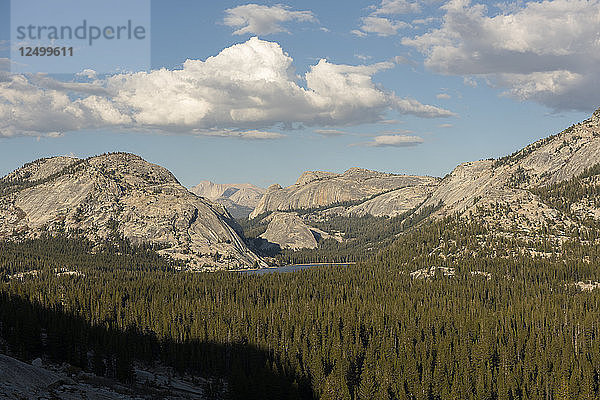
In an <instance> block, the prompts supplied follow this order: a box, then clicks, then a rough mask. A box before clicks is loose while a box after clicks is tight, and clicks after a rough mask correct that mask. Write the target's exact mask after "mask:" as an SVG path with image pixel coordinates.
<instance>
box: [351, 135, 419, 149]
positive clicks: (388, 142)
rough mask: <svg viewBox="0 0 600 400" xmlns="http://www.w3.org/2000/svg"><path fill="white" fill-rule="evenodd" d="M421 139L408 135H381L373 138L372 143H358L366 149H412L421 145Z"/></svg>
mask: <svg viewBox="0 0 600 400" xmlns="http://www.w3.org/2000/svg"><path fill="white" fill-rule="evenodd" d="M423 142H424V140H423V138H421V137H419V136H409V135H381V136H375V137H374V138H373V140H372V141H370V142H365V143H358V145H363V146H368V147H413V146H417V145H419V144H421V143H423Z"/></svg>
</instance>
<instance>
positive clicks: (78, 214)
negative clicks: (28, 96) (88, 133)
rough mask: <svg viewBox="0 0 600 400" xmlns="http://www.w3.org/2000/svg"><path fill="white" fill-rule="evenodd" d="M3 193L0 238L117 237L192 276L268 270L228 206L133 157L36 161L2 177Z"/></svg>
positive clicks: (0, 195) (0, 213) (107, 156)
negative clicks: (153, 249)
mask: <svg viewBox="0 0 600 400" xmlns="http://www.w3.org/2000/svg"><path fill="white" fill-rule="evenodd" d="M0 188H1V189H2V190H1V191H0V239H2V238H4V239H8V238H18V237H34V236H38V235H39V234H40V233H41V232H43V231H45V230H49V231H51V232H52V231H68V230H71V231H79V232H81V234H82V235H84V236H85V237H87V238H88V239H90V240H92V241H102V240H105V239H107V238H109V237H110V236H111V235H113V234H114V233H118V234H121V235H123V236H124V237H126V238H128V239H129V240H131V241H132V242H133V243H152V244H155V245H160V246H161V247H162V249H161V250H160V251H159V252H160V253H161V254H164V255H168V256H170V257H172V258H174V259H177V260H182V261H185V262H186V263H187V265H188V266H189V267H190V268H192V269H207V268H213V269H214V268H244V267H251V266H254V265H255V264H261V263H262V260H261V259H260V258H259V257H258V256H256V255H255V254H254V253H252V252H251V251H250V250H249V249H248V248H247V247H246V245H245V244H244V242H243V241H242V240H241V238H240V237H239V236H238V234H237V233H236V231H235V228H236V224H235V221H233V220H232V218H231V216H230V215H229V213H228V212H227V211H226V210H225V208H224V207H222V206H221V205H218V204H215V203H212V202H210V201H209V200H206V199H202V198H200V197H198V196H196V195H194V194H192V193H190V192H189V191H187V190H186V189H185V188H184V187H183V186H181V184H179V182H178V181H177V179H176V178H175V177H174V176H173V175H172V174H171V173H170V172H169V171H168V170H166V169H165V168H162V167H160V166H158V165H154V164H151V163H148V162H146V161H144V160H143V159H142V158H140V157H138V156H135V155H132V154H125V153H113V154H106V155H101V156H96V157H91V158H88V159H85V160H79V159H74V158H65V157H57V158H50V159H42V160H38V161H36V162H33V163H30V164H27V165H25V166H24V167H23V168H20V169H18V170H16V171H15V172H13V173H11V174H9V175H8V176H6V177H4V178H2V180H0Z"/></svg>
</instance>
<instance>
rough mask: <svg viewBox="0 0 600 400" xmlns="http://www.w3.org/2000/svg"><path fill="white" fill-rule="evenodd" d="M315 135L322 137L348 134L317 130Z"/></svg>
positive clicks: (330, 130) (334, 130)
mask: <svg viewBox="0 0 600 400" xmlns="http://www.w3.org/2000/svg"><path fill="white" fill-rule="evenodd" d="M315 133H317V134H319V135H322V136H341V135H345V134H346V132H344V131H340V130H338V129H315Z"/></svg>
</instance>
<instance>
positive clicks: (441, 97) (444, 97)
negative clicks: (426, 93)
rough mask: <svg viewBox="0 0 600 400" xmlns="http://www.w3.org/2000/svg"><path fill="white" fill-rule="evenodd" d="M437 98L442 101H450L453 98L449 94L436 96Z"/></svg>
mask: <svg viewBox="0 0 600 400" xmlns="http://www.w3.org/2000/svg"><path fill="white" fill-rule="evenodd" d="M435 97H437V98H438V99H440V100H448V99H451V98H452V96H450V95H449V94H448V93H438V94H436V95H435Z"/></svg>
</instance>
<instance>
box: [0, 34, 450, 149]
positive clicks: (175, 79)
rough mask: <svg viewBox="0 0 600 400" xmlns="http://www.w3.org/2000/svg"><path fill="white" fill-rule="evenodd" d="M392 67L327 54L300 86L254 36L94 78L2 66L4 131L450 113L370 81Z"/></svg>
mask: <svg viewBox="0 0 600 400" xmlns="http://www.w3.org/2000/svg"><path fill="white" fill-rule="evenodd" d="M393 66H394V63H392V62H384V63H377V64H372V65H361V66H351V65H339V64H332V63H330V62H328V61H327V60H324V59H323V60H320V61H319V62H318V63H317V64H316V65H313V66H311V67H310V70H309V71H308V72H307V73H306V74H305V75H304V77H303V78H304V81H305V82H306V85H305V86H301V85H300V84H299V78H298V76H297V75H296V73H295V71H294V68H293V59H292V58H291V57H290V56H289V55H288V54H287V53H285V52H284V51H283V50H282V49H281V47H280V46H279V44H277V43H274V42H267V41H263V40H260V39H258V38H252V39H250V40H248V41H247V42H245V43H240V44H237V45H233V46H231V47H228V48H226V49H224V50H222V51H221V52H220V53H219V54H218V55H216V56H213V57H209V58H207V59H206V60H205V61H202V60H187V61H186V62H185V63H184V64H183V68H182V69H178V70H169V69H164V68H163V69H160V70H155V71H151V72H137V73H126V74H116V75H112V76H109V77H106V78H104V79H102V80H94V81H93V82H91V83H77V82H59V81H56V80H53V79H51V78H49V77H46V76H28V77H26V76H23V75H11V74H8V73H0V136H14V135H36V136H39V135H43V134H45V133H47V132H66V131H74V130H81V129H95V128H114V129H137V130H148V131H155V130H159V131H164V132H170V133H179V132H181V133H196V134H211V133H213V134H214V132H224V133H227V134H229V135H230V136H235V137H240V136H242V135H240V133H239V132H259V131H260V132H265V131H269V130H270V129H273V128H274V127H275V128H276V129H288V128H292V127H294V126H298V125H303V126H322V127H327V126H332V127H333V126H349V125H355V124H363V123H373V122H379V121H381V120H382V119H383V116H384V115H386V114H387V113H389V112H390V111H395V112H397V113H399V114H411V115H415V116H419V117H425V118H435V117H449V116H453V115H454V114H453V113H452V112H450V111H448V110H446V109H443V108H439V107H435V106H431V105H426V104H422V103H420V102H418V101H417V100H414V99H412V98H401V97H398V96H396V95H395V94H394V93H392V92H389V91H385V90H384V89H382V88H381V87H380V86H378V85H376V84H375V83H374V82H373V79H372V78H373V75H374V74H375V73H377V72H378V71H381V70H384V69H388V68H392V67H393ZM388 118H389V117H388ZM251 135H254V136H261V135H262V136H264V134H258V133H254V134H251ZM246 137H249V136H246Z"/></svg>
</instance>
